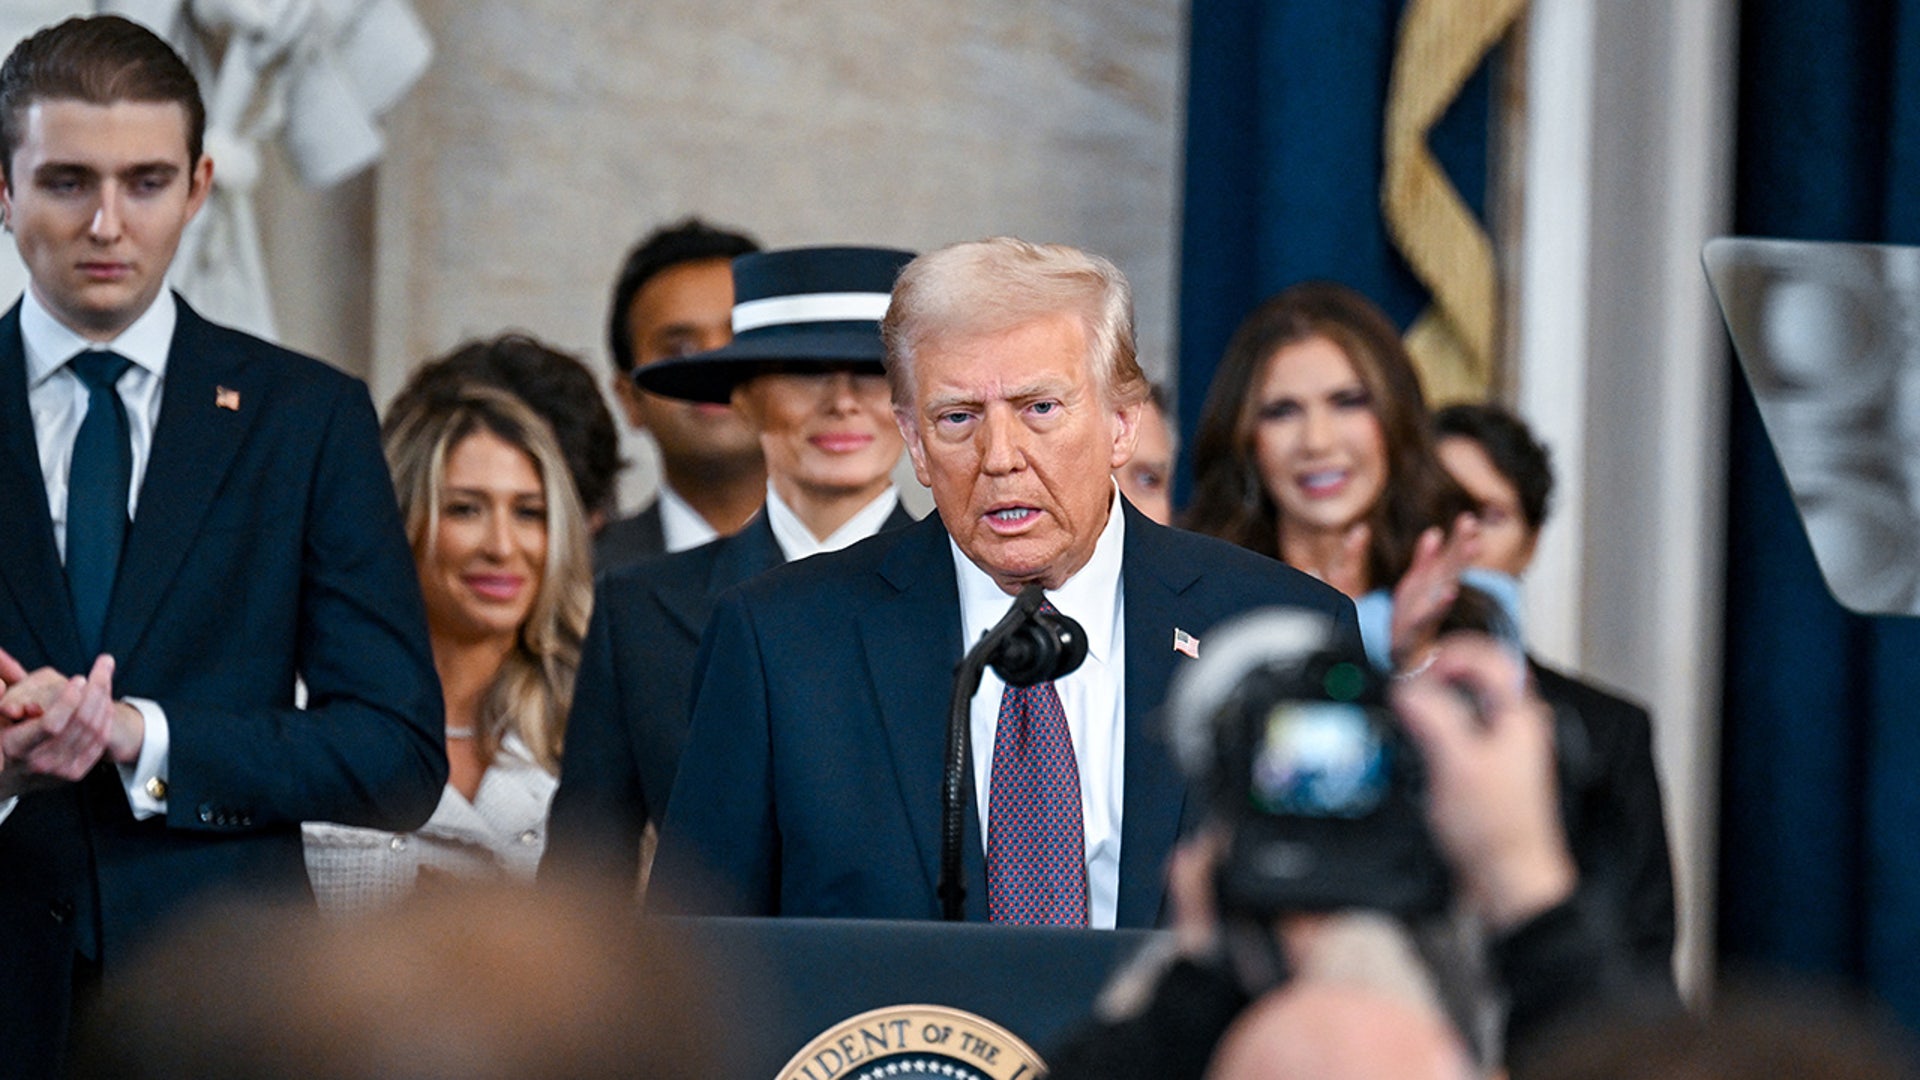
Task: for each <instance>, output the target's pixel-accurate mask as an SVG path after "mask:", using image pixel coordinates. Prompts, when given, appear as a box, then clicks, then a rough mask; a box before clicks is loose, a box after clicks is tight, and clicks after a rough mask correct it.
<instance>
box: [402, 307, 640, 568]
mask: <svg viewBox="0 0 1920 1080" xmlns="http://www.w3.org/2000/svg"><path fill="white" fill-rule="evenodd" d="M407 381H408V383H409V385H411V386H413V387H414V388H415V392H419V393H424V392H427V391H429V390H436V389H438V388H441V387H459V386H469V385H473V384H475V383H478V384H481V385H485V386H497V387H499V388H500V389H502V390H505V391H507V392H508V393H511V394H512V395H514V396H515V397H517V398H519V399H520V400H521V401H524V402H526V403H527V406H528V407H529V408H531V409H532V410H533V411H534V412H535V413H537V414H539V416H540V419H542V420H545V421H546V422H547V427H548V429H549V430H551V431H552V432H553V440H554V442H555V444H557V445H558V446H559V447H560V454H561V456H562V457H563V458H564V459H565V460H566V463H567V474H568V475H569V476H571V477H572V478H573V488H574V492H575V493H576V494H577V495H579V497H580V510H581V512H582V513H584V514H586V516H587V529H588V531H589V532H590V533H593V534H596V535H597V534H598V533H599V532H600V531H601V530H602V529H604V528H605V527H606V525H607V523H608V522H609V521H610V520H611V518H612V516H613V514H614V511H615V502H616V496H617V495H618V492H617V491H616V490H615V484H616V483H617V481H618V480H619V479H620V470H621V469H622V468H624V467H625V464H626V463H625V462H623V461H621V460H620V433H619V432H618V431H616V430H615V429H614V426H613V412H612V410H610V409H608V408H607V402H606V399H605V398H604V397H602V396H601V394H600V386H599V384H598V383H597V382H596V381H595V380H594V377H593V372H591V371H589V370H587V365H586V364H584V363H582V362H581V361H580V359H579V358H578V357H575V356H572V355H569V354H568V353H564V352H561V351H560V350H558V349H556V348H554V347H552V346H551V345H548V344H547V343H546V342H544V341H541V340H539V339H538V338H535V337H531V336H529V335H527V334H518V333H507V334H501V335H500V336H498V337H495V338H490V339H487V340H483V341H469V342H466V343H465V344H462V345H460V346H459V347H457V348H455V349H454V350H453V351H452V352H449V353H447V354H446V355H445V356H442V357H440V358H439V359H437V360H430V361H428V362H427V363H425V364H422V365H421V366H420V367H419V368H418V369H416V370H415V371H414V373H413V375H412V377H411V378H409V379H408V380H407Z"/></svg>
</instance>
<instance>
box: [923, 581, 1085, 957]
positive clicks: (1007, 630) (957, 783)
mask: <svg viewBox="0 0 1920 1080" xmlns="http://www.w3.org/2000/svg"><path fill="white" fill-rule="evenodd" d="M1046 601H1047V596H1046V590H1045V589H1044V588H1042V587H1041V585H1040V583H1039V582H1034V583H1033V584H1031V585H1028V586H1027V587H1026V588H1023V589H1021V590H1020V595H1018V596H1016V597H1014V600H1013V607H1012V608H1010V609H1009V610H1008V611H1007V613H1006V615H1004V616H1002V617H1001V619H1000V621H999V622H997V623H995V624H994V626H993V629H991V630H989V631H987V632H986V634H985V635H984V636H983V637H981V639H980V642H979V644H977V645H975V646H974V647H973V648H971V649H969V650H967V654H966V655H965V656H963V657H961V658H960V663H959V664H957V665H955V667H954V669H953V698H952V700H951V701H950V702H949V703H948V706H947V756H946V768H945V771H944V772H943V773H942V775H941V779H940V882H939V885H938V887H937V888H936V890H935V893H936V895H938V896H939V898H940V912H941V916H940V917H941V918H942V919H945V920H946V921H948V922H959V921H961V920H962V919H964V918H965V917H966V902H967V885H966V878H965V877H964V875H963V874H962V872H961V866H960V864H961V858H960V855H961V845H962V844H963V843H964V836H963V833H964V831H965V826H966V813H967V803H966V789H967V783H966V778H967V776H968V769H969V767H970V766H971V765H972V758H973V751H972V746H971V742H972V740H971V739H970V737H969V736H970V733H971V731H972V728H973V725H972V723H971V718H972V708H973V695H974V694H975V692H977V691H978V690H979V689H980V678H981V676H982V675H983V674H985V672H986V670H987V668H988V667H989V666H991V667H993V669H994V670H995V671H997V672H998V673H999V674H1000V677H1001V678H1002V679H1003V680H1005V681H1006V683H1007V685H1009V686H1033V685H1034V684H1036V683H1043V682H1046V681H1048V680H1050V679H1058V678H1060V677H1061V676H1063V675H1066V674H1067V673H1068V672H1071V671H1072V670H1073V669H1075V668H1077V667H1079V666H1080V662H1081V661H1082V660H1084V659H1086V656H1087V636H1086V632H1085V631H1083V630H1081V629H1080V624H1079V623H1076V622H1074V621H1073V620H1072V619H1069V618H1067V617H1066V616H1065V615H1061V614H1059V613H1057V612H1053V613H1048V614H1046V615H1042V614H1040V606H1041V605H1042V604H1044V603H1046Z"/></svg>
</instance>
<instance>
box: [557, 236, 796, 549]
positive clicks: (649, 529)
mask: <svg viewBox="0 0 1920 1080" xmlns="http://www.w3.org/2000/svg"><path fill="white" fill-rule="evenodd" d="M759 250H760V245H759V244H758V243H756V242H755V241H754V240H753V238H752V237H749V236H747V235H746V234H744V233H740V232H735V231H733V230H731V229H724V228H720V227H717V226H714V225H710V224H708V223H707V222H705V221H702V220H700V219H699V218H694V217H689V218H686V219H685V220H682V221H678V222H675V223H673V224H671V225H665V226H662V227H660V228H658V229H655V230H654V231H652V232H651V233H648V234H647V235H646V236H645V237H643V238H642V239H641V240H640V242H639V243H638V244H636V245H634V247H633V250H631V251H629V252H628V253H627V257H626V261H625V263H624V264H623V265H622V266H621V268H620V276H619V277H618V278H617V279H616V280H615V282H614V285H613V299H612V302H611V303H610V304H609V305H608V307H607V351H608V355H609V356H611V357H612V359H613V396H614V398H615V399H616V400H617V401H619V402H620V409H621V412H623V413H624V414H625V415H626V418H627V423H629V424H631V425H632V426H633V427H634V428H635V429H636V430H640V431H645V432H647V433H648V434H649V435H651V436H653V441H654V445H655V446H656V447H657V448H658V449H659V452H660V488H659V492H658V494H657V495H656V496H655V498H654V501H653V503H652V504H651V505H649V506H648V507H647V508H646V509H644V510H642V511H640V512H639V513H637V514H635V515H633V516H632V517H627V518H621V519H619V520H617V521H614V522H612V523H610V524H609V525H608V526H607V527H606V528H605V529H602V530H601V531H600V535H599V536H598V537H597V538H596V540H595V542H594V553H593V556H594V563H595V564H596V566H597V568H598V569H599V570H601V571H606V570H613V569H617V568H619V567H622V566H626V565H629V564H631V563H634V562H637V561H639V560H641V559H645V558H650V557H652V556H655V555H661V554H664V553H667V552H673V551H685V550H687V549H688V548H692V547H698V546H700V545H701V544H704V543H707V542H709V541H712V540H714V539H717V538H719V537H722V536H731V535H732V534H733V533H735V532H737V531H739V529H740V528H741V526H743V525H745V524H746V523H747V521H748V519H750V518H752V517H753V515H754V513H755V512H756V511H757V510H759V509H760V502H761V500H762V499H764V498H765V497H766V492H767V473H766V467H765V464H764V462H763V459H762V458H761V456H760V442H759V440H758V439H756V438H755V437H754V434H753V430H752V429H751V428H749V427H748V426H747V423H746V418H745V417H743V416H741V415H740V414H739V413H738V412H736V411H734V409H733V408H732V407H731V405H729V404H728V403H727V402H724V401H718V402H715V401H707V402H694V401H684V400H680V399H677V398H671V397H664V396H662V395H659V394H655V393H653V392H651V391H648V390H646V389H643V388H642V387H641V386H640V385H639V384H638V383H636V382H635V381H634V378H633V375H634V372H635V371H638V370H640V369H642V368H645V367H647V366H648V365H650V364H656V363H659V362H660V361H663V360H672V359H674V358H675V357H681V356H691V355H692V354H694V353H701V352H709V351H712V350H714V349H717V348H719V347H721V346H722V345H725V344H726V343H727V342H729V341H731V340H732V339H733V319H732V316H733V274H732V271H731V268H730V263H731V262H732V260H734V259H735V258H738V257H739V256H741V255H749V254H752V253H753V252H756V251H759Z"/></svg>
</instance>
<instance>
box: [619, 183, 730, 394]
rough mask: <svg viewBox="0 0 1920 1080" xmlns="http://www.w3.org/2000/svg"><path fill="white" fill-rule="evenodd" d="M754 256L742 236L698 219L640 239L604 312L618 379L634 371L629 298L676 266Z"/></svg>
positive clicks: (687, 220) (654, 232) (691, 218)
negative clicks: (662, 272) (655, 276)
mask: <svg viewBox="0 0 1920 1080" xmlns="http://www.w3.org/2000/svg"><path fill="white" fill-rule="evenodd" d="M759 250H760V243H759V241H757V240H755V239H754V238H753V237H751V236H748V235H747V234H746V233H742V232H735V231H733V230H731V229H722V228H719V227H717V226H714V225H709V224H707V223H706V222H704V221H701V220H700V219H699V218H697V217H689V218H684V219H682V220H680V221H676V222H674V223H673V224H671V225H663V226H661V227H660V228H658V229H655V230H653V231H652V232H650V233H648V234H647V235H646V236H645V237H643V238H642V239H641V241H640V242H639V243H638V244H635V245H634V247H633V250H632V251H629V252H627V261H626V262H625V264H623V265H622V266H621V267H620V277H619V280H617V281H615V282H614V283H613V303H612V304H611V305H610V306H609V307H608V308H607V350H608V351H609V352H610V353H612V355H613V366H614V369H615V370H617V371H619V372H621V373H623V374H624V373H626V372H630V371H632V370H633V365H634V357H633V338H632V337H631V335H629V334H628V332H627V314H628V312H629V310H630V309H631V308H632V307H633V298H634V297H635V296H638V295H639V294H640V290H641V288H643V287H644V286H645V285H646V284H647V282H649V281H651V280H653V278H654V275H656V274H658V273H660V272H661V271H663V270H667V269H670V268H672V267H675V266H679V265H680V264H681V263H689V262H702V261H704V260H707V259H732V258H735V257H737V256H740V255H750V254H752V253H753V252H756V251H759Z"/></svg>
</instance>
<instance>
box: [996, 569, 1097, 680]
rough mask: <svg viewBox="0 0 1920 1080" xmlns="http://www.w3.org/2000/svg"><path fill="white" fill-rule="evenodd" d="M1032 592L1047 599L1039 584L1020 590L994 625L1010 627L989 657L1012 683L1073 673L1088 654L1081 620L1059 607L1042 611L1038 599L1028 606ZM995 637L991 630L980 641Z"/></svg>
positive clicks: (1048, 678)
mask: <svg viewBox="0 0 1920 1080" xmlns="http://www.w3.org/2000/svg"><path fill="white" fill-rule="evenodd" d="M1029 596H1032V597H1038V598H1039V599H1040V600H1041V601H1042V602H1044V601H1045V594H1044V593H1043V592H1042V590H1041V588H1040V586H1038V585H1029V586H1027V587H1026V588H1025V589H1023V590H1021V593H1020V599H1019V600H1016V601H1015V602H1014V606H1013V610H1012V611H1009V612H1008V613H1007V617H1006V618H1004V619H1002V620H1000V625H999V626H996V627H995V628H994V629H995V630H998V629H1000V627H1001V626H1006V627H1008V631H1007V634H1006V636H1005V637H1004V638H1003V639H1001V641H1000V646H999V647H998V648H996V649H995V650H993V654H992V655H991V656H989V657H988V658H987V663H988V664H989V665H990V666H991V667H992V668H993V670H994V673H995V674H997V675H999V676H1000V678H1001V679H1002V680H1003V681H1004V682H1006V684H1007V685H1009V686H1034V685H1037V684H1039V683H1043V682H1052V681H1053V680H1055V679H1058V678H1062V677H1064V676H1066V675H1068V674H1070V673H1071V672H1072V671H1074V669H1076V668H1078V667H1079V666H1080V662H1081V661H1083V660H1085V659H1086V658H1087V632H1086V631H1085V630H1082V629H1080V624H1079V623H1077V622H1074V621H1073V620H1072V619H1070V618H1068V617H1067V616H1065V615H1062V614H1060V613H1059V612H1058V611H1042V610H1040V606H1039V604H1037V603H1036V604H1032V605H1031V609H1030V610H1029V605H1028V604H1026V603H1024V602H1023V601H1026V600H1027V598H1028V597H1029ZM1009 623H1011V625H1010V626H1009ZM992 638H993V634H992V633H991V632H989V633H988V635H987V636H986V637H985V638H982V639H981V643H982V644H983V645H984V644H985V643H986V642H987V641H989V640H991V639H992ZM969 696H971V695H969Z"/></svg>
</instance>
